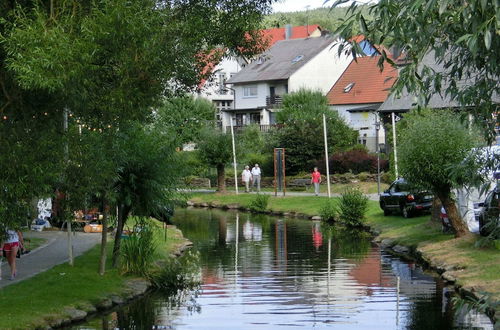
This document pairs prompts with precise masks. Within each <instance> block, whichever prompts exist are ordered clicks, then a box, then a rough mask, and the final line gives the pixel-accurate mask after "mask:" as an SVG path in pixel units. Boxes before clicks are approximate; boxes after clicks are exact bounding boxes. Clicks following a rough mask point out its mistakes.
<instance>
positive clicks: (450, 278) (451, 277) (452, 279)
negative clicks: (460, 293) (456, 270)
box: [441, 272, 457, 283]
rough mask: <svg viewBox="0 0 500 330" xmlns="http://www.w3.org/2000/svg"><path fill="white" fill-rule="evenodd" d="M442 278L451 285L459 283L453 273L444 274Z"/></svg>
mask: <svg viewBox="0 0 500 330" xmlns="http://www.w3.org/2000/svg"><path fill="white" fill-rule="evenodd" d="M441 277H442V278H443V280H445V281H447V282H450V283H455V282H456V281H457V278H456V277H455V276H454V275H453V274H452V273H451V272H444V273H443V274H441Z"/></svg>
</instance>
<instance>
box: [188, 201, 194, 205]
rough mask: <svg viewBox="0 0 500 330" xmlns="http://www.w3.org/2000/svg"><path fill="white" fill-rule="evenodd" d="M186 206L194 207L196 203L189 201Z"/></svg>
mask: <svg viewBox="0 0 500 330" xmlns="http://www.w3.org/2000/svg"><path fill="white" fill-rule="evenodd" d="M186 205H187V206H194V202H192V201H187V202H186Z"/></svg>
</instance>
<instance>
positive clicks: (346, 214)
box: [338, 189, 368, 227]
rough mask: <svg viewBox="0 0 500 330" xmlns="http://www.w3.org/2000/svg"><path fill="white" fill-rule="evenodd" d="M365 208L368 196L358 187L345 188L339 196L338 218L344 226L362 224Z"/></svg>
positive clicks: (366, 207)
mask: <svg viewBox="0 0 500 330" xmlns="http://www.w3.org/2000/svg"><path fill="white" fill-rule="evenodd" d="M367 210H368V198H367V197H366V196H365V195H363V193H362V192H361V191H359V190H358V189H347V190H345V191H344V192H343V193H342V195H341V196H340V199H339V202H338V213H339V219H340V221H341V222H342V223H343V224H345V225H346V226H348V227H360V226H363V224H364V220H365V214H366V211H367Z"/></svg>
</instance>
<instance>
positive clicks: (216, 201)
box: [191, 194, 500, 300]
mask: <svg viewBox="0 0 500 330" xmlns="http://www.w3.org/2000/svg"><path fill="white" fill-rule="evenodd" d="M253 198H254V195H251V194H240V195H235V194H226V195H221V194H194V195H193V196H192V198H191V201H193V202H199V203H208V204H212V205H214V206H215V205H219V206H220V205H229V204H232V205H235V204H239V205H241V206H246V205H248V203H249V202H250V201H251V200H252V199H253ZM326 200H327V198H326V197H316V196H289V197H274V196H272V197H271V198H270V199H269V204H268V211H271V212H289V213H292V214H293V213H300V214H303V215H306V216H315V215H319V214H320V209H321V207H322V206H323V205H324V203H325V201H326ZM365 223H366V225H368V226H370V227H371V228H372V229H373V230H374V231H376V232H378V233H379V236H378V240H387V241H388V242H391V243H390V244H391V245H395V244H400V245H404V246H407V247H409V248H410V250H414V251H417V250H418V251H420V252H421V253H423V256H424V259H426V260H429V261H431V262H432V264H434V265H437V266H439V267H440V268H441V267H442V268H445V269H448V271H449V272H450V273H449V275H451V276H453V277H454V278H455V279H456V283H457V285H459V286H463V287H465V288H468V289H469V290H472V291H476V292H478V291H486V292H489V293H490V294H491V295H492V297H493V298H494V299H497V300H498V299H500V279H499V278H498V274H499V273H500V251H499V250H497V249H495V248H477V247H476V246H475V243H476V241H477V240H478V239H479V237H478V236H477V235H473V234H470V235H466V236H465V237H462V238H458V239H455V238H454V236H453V235H452V234H444V233H443V232H442V230H441V224H440V223H438V222H433V221H431V220H430V215H428V214H423V215H421V216H417V217H414V218H410V219H405V218H403V217H402V216H400V215H391V216H384V215H383V212H382V210H381V209H380V207H379V205H378V202H376V201H368V210H367V213H366V222H365ZM448 271H447V272H448Z"/></svg>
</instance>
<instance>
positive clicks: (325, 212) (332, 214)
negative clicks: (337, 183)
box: [319, 199, 338, 222]
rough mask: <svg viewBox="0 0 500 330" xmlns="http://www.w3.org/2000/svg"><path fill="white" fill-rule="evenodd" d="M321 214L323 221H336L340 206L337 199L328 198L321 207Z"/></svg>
mask: <svg viewBox="0 0 500 330" xmlns="http://www.w3.org/2000/svg"><path fill="white" fill-rule="evenodd" d="M319 216H320V217H321V220H323V221H328V222H333V221H336V220H337V219H338V208H337V203H336V201H335V200H333V199H327V200H326V202H325V203H324V204H323V205H322V206H321V208H320V209H319Z"/></svg>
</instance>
